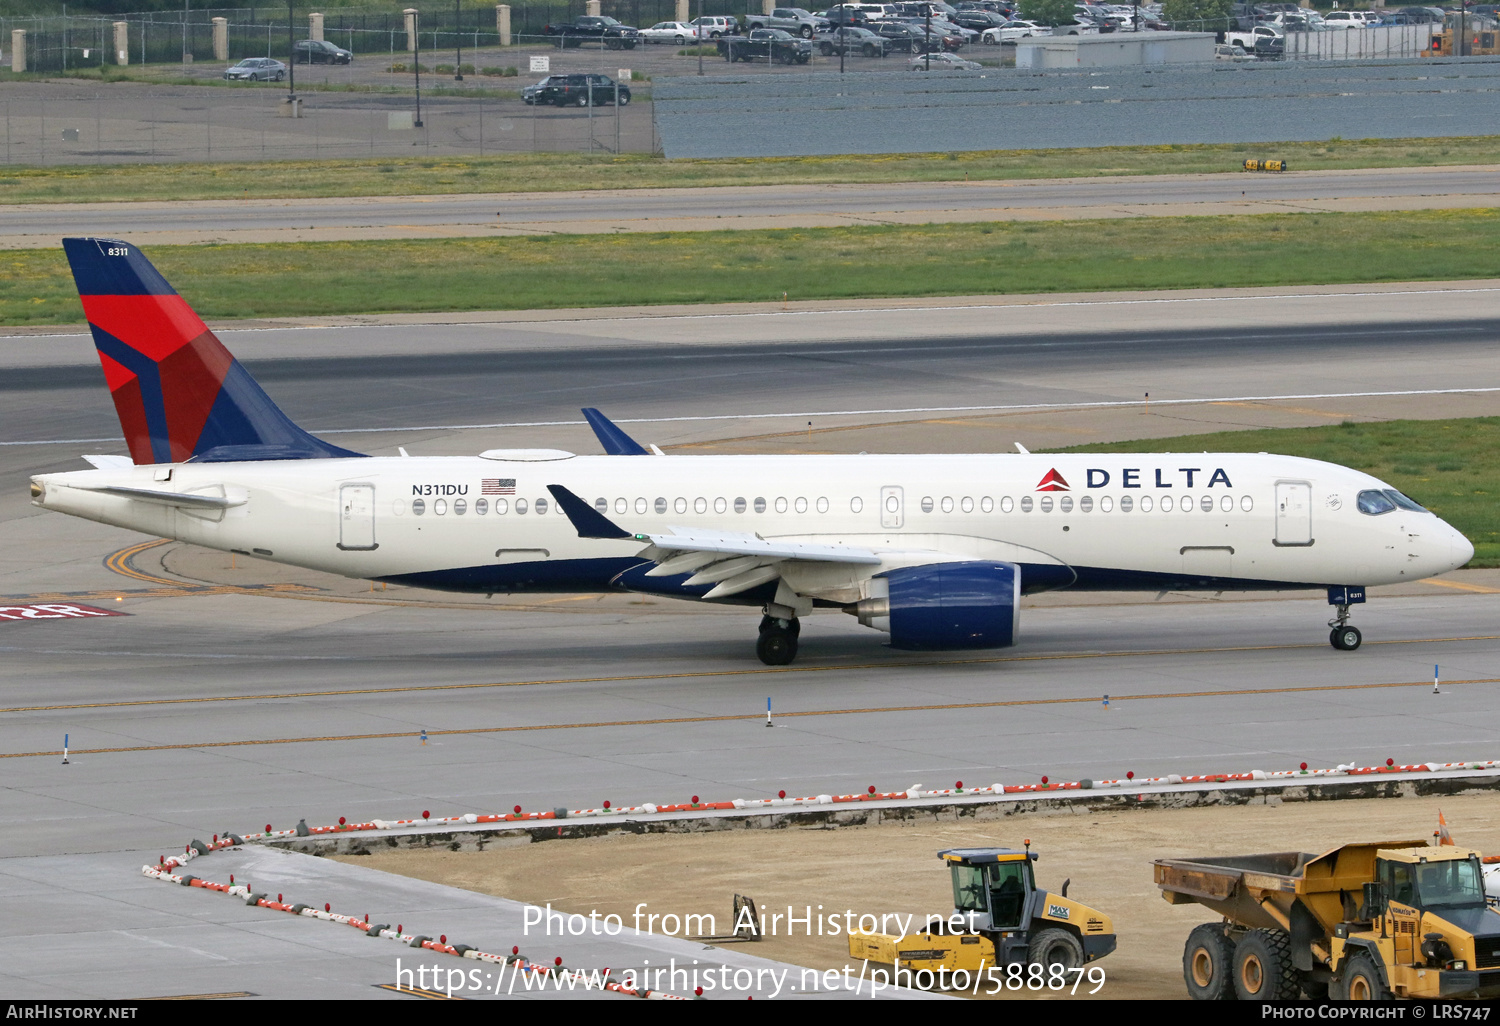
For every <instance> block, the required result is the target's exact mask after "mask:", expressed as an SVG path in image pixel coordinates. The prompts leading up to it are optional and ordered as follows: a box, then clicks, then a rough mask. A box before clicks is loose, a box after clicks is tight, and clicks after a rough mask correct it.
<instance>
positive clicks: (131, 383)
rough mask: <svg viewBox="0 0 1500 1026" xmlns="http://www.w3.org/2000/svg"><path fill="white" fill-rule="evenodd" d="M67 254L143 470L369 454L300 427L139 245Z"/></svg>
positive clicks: (74, 242)
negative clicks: (144, 466) (153, 466)
mask: <svg viewBox="0 0 1500 1026" xmlns="http://www.w3.org/2000/svg"><path fill="white" fill-rule="evenodd" d="M63 250H64V251H65V252H66V253H67V255H68V263H69V265H70V266H71V267H72V269H73V280H74V282H76V283H77V285H78V297H79V299H81V300H82V301H83V312H84V315H85V316H86V317H87V318H88V322H89V331H90V332H92V333H93V336H94V348H95V349H97V350H98V352H99V362H100V363H101V364H102V365H103V367H104V378H105V381H106V382H107V383H108V384H109V390H110V394H111V395H112V396H113V398H114V401H115V412H116V413H118V414H119V417H120V427H121V429H122V430H123V431H124V433H125V441H126V443H127V444H128V445H129V446H130V456H131V458H132V459H133V460H134V461H135V462H136V463H137V464H143V463H182V462H185V461H187V460H190V459H191V460H197V461H200V462H219V461H225V460H289V459H324V458H329V457H341V456H361V455H363V454H362V453H357V452H351V451H350V450H348V449H341V448H339V447H338V446H336V445H329V444H328V443H327V442H324V441H322V440H321V439H319V438H314V437H313V436H312V435H310V434H308V433H307V432H306V431H304V430H302V429H301V428H300V427H298V426H297V425H296V424H294V423H293V422H292V420H291V418H289V417H288V416H287V415H286V414H285V413H282V412H281V410H280V409H279V408H278V407H277V405H276V404H275V403H274V402H272V401H271V397H270V396H268V395H266V393H265V391H264V390H262V389H261V387H260V385H258V384H256V382H255V379H254V378H252V377H251V376H250V374H249V372H248V371H246V370H245V368H244V367H243V366H241V365H240V363H239V361H238V360H236V359H235V358H234V357H233V356H232V355H230V353H229V350H227V349H225V348H224V346H223V344H222V343H221V342H220V341H219V340H218V339H217V338H216V337H214V333H213V332H212V331H210V330H208V326H207V325H205V324H204V323H203V321H202V320H200V319H199V318H198V315H197V314H195V313H194V312H193V309H192V307H190V306H188V304H187V302H186V301H185V300H184V299H183V298H182V297H181V296H179V295H178V294H177V292H176V290H175V289H173V288H172V286H171V285H169V284H167V280H166V279H165V278H163V277H162V276H161V274H160V273H159V272H158V271H157V270H156V268H155V267H153V266H151V262H150V261H149V260H147V259H146V257H145V256H144V255H143V254H142V253H141V251H140V250H139V249H137V248H136V247H135V246H133V245H131V244H129V243H126V242H120V241H118V240H115V239H63Z"/></svg>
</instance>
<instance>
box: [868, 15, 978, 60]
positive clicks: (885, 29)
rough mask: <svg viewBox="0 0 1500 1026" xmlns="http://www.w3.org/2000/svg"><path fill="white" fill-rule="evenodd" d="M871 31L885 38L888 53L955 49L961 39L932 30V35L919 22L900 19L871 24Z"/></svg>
mask: <svg viewBox="0 0 1500 1026" xmlns="http://www.w3.org/2000/svg"><path fill="white" fill-rule="evenodd" d="M872 31H874V32H875V34H876V35H878V36H880V37H881V38H882V39H884V40H885V48H886V50H887V51H888V52H890V53H926V52H927V51H928V50H956V49H958V47H959V45H960V44H961V43H962V42H963V40H961V39H959V38H957V37H956V36H944V35H943V34H942V33H941V32H938V31H936V30H934V31H933V33H932V35H931V36H929V35H928V34H927V30H926V29H925V28H924V27H923V26H922V25H921V24H920V23H917V24H908V23H906V22H900V21H882V22H880V23H878V24H876V25H873V26H872Z"/></svg>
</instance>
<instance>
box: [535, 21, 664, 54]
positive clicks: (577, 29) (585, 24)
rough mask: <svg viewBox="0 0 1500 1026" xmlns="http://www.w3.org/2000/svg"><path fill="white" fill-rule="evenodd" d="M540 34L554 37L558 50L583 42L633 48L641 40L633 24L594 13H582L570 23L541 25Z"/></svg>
mask: <svg viewBox="0 0 1500 1026" xmlns="http://www.w3.org/2000/svg"><path fill="white" fill-rule="evenodd" d="M542 35H544V36H552V37H554V38H555V40H556V46H557V48H558V49H560V50H566V49H569V48H572V47H578V46H582V45H583V44H584V43H600V44H601V45H602V46H603V47H604V48H605V49H606V50H620V49H625V50H634V49H635V44H636V43H638V42H640V41H641V31H640V29H638V28H636V27H635V26H634V25H624V24H621V23H620V22H618V21H616V20H615V19H613V18H609V17H604V16H602V15H595V14H585V15H582V16H581V17H579V18H578V19H577V20H576V21H574V22H573V24H571V25H543V26H542Z"/></svg>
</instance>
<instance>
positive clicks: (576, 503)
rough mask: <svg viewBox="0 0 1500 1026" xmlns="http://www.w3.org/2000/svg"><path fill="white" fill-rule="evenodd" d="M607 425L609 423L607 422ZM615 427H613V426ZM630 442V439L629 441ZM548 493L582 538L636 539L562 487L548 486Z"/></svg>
mask: <svg viewBox="0 0 1500 1026" xmlns="http://www.w3.org/2000/svg"><path fill="white" fill-rule="evenodd" d="M605 423H609V422H608V421H605ZM611 426H613V425H611ZM627 440H628V439H627ZM547 491H549V492H551V493H552V497H553V498H554V499H556V500H557V505H558V506H559V507H561V509H562V511H563V513H564V514H565V515H566V516H567V518H568V519H569V520H570V521H571V522H572V524H573V526H574V527H576V528H577V529H578V537H580V538H634V537H635V535H633V534H631V533H630V532H629V531H626V530H623V529H622V528H619V527H617V526H615V525H614V524H613V523H612V522H610V520H609V518H608V517H606V516H605V515H604V514H603V513H600V512H599V511H598V510H596V509H595V508H594V507H592V506H590V505H589V504H588V503H586V502H584V501H583V500H582V499H580V498H579V497H578V496H576V495H574V494H573V493H572V492H570V491H568V490H567V489H566V488H564V487H563V486H562V485H548V486H547Z"/></svg>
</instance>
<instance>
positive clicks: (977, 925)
mask: <svg viewBox="0 0 1500 1026" xmlns="http://www.w3.org/2000/svg"><path fill="white" fill-rule="evenodd" d="M1025 844H1026V848H1025V850H1024V851H1023V850H1020V849H1016V848H950V849H948V850H946V851H940V852H938V858H940V859H942V860H943V861H944V862H946V863H947V864H948V869H949V871H950V873H951V874H952V878H953V911H952V913H951V914H948V915H944V914H941V913H934V914H931V915H929V916H927V917H926V920H925V921H924V922H923V923H922V924H921V926H922V929H920V930H917V929H912V931H911V932H909V933H907V934H905V935H904V936H897V935H895V934H888V933H851V934H850V935H849V954H850V955H851V956H852V957H854V958H858V959H869V960H870V961H871V962H882V963H886V964H888V965H898V966H899V967H900V968H903V969H910V970H912V971H913V972H919V971H921V970H924V969H925V970H930V971H934V972H935V971H937V970H938V969H945V970H947V971H949V972H952V971H954V970H963V971H966V972H970V973H978V972H983V971H984V970H987V969H993V968H998V969H1000V970H1002V971H1003V970H1005V969H1007V968H1008V967H1009V966H1011V965H1023V966H1030V965H1040V966H1042V972H1043V974H1044V975H1047V974H1052V975H1056V972H1055V970H1053V969H1052V967H1053V966H1057V965H1061V966H1062V968H1063V970H1064V971H1066V970H1070V969H1079V968H1081V967H1082V966H1084V965H1085V964H1087V963H1089V962H1092V961H1094V960H1095V959H1098V958H1103V957H1104V956H1105V955H1107V954H1109V953H1110V952H1111V951H1113V950H1115V928H1114V924H1113V923H1112V922H1111V921H1110V918H1109V916H1107V915H1105V914H1104V913H1103V912H1100V911H1099V910H1098V909H1094V908H1090V907H1089V906H1087V905H1085V904H1083V903H1082V902H1079V901H1074V900H1073V899H1072V898H1070V897H1068V883H1069V882H1070V881H1064V882H1063V885H1062V891H1061V893H1059V894H1052V893H1049V892H1047V891H1043V890H1039V889H1038V888H1037V886H1036V881H1035V878H1034V876H1033V873H1032V863H1033V862H1035V861H1036V858H1037V855H1036V852H1034V851H1032V850H1031V842H1030V841H1026V842H1025Z"/></svg>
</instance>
